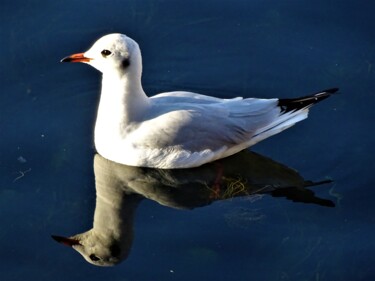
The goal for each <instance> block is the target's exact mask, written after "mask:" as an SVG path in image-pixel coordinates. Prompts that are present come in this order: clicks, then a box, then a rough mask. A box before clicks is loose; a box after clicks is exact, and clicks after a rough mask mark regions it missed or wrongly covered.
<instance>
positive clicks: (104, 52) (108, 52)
mask: <svg viewBox="0 0 375 281" xmlns="http://www.w3.org/2000/svg"><path fill="white" fill-rule="evenodd" d="M101 54H102V56H103V57H108V56H109V55H110V54H112V52H111V51H109V50H103V51H102V52H101Z"/></svg>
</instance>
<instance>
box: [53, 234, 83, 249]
mask: <svg viewBox="0 0 375 281" xmlns="http://www.w3.org/2000/svg"><path fill="white" fill-rule="evenodd" d="M51 237H52V238H53V239H54V240H55V241H57V242H59V243H61V244H64V245H66V246H69V247H72V246H74V245H81V243H79V240H77V239H72V238H67V237H63V236H57V235H51Z"/></svg>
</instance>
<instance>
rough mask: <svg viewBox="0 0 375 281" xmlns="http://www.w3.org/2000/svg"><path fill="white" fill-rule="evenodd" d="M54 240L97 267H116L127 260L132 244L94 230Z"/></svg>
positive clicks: (54, 237)
mask: <svg viewBox="0 0 375 281" xmlns="http://www.w3.org/2000/svg"><path fill="white" fill-rule="evenodd" d="M52 238H53V239H54V240H55V241H57V242H59V243H61V244H63V245H66V246H69V247H70V248H72V249H74V250H76V251H77V252H78V253H80V254H81V255H82V257H83V258H84V259H85V260H86V261H87V262H89V263H91V264H93V265H96V266H114V265H116V264H118V263H120V262H121V261H122V260H124V259H126V258H127V256H128V254H129V251H130V245H131V242H130V243H125V245H122V244H121V243H120V242H119V241H117V240H115V239H111V238H109V237H106V236H103V235H101V234H100V233H96V232H95V231H94V230H93V229H91V230H89V231H87V232H84V233H80V234H77V235H74V236H71V237H64V236H57V235H52Z"/></svg>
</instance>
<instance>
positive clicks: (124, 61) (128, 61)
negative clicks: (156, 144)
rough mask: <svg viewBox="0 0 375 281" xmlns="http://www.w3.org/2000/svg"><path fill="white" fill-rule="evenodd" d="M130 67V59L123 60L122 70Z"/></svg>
mask: <svg viewBox="0 0 375 281" xmlns="http://www.w3.org/2000/svg"><path fill="white" fill-rule="evenodd" d="M129 65H130V59H129V58H125V59H123V60H122V62H121V66H122V68H127V67H128V66H129Z"/></svg>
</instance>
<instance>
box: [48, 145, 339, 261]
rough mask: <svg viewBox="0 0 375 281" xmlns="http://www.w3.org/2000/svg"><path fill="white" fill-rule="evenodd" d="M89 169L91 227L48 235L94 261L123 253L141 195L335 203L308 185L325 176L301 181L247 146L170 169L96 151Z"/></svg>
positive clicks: (172, 200)
mask: <svg viewBox="0 0 375 281" xmlns="http://www.w3.org/2000/svg"><path fill="white" fill-rule="evenodd" d="M94 172H95V185H96V207H95V214H94V222H93V228H92V229H90V230H88V231H86V232H83V233H80V234H76V235H73V236H71V237H62V236H52V237H53V238H54V239H55V240H56V241H57V242H60V243H62V244H65V245H68V246H70V247H71V248H73V249H75V250H76V251H78V252H79V253H80V254H81V255H82V256H83V257H84V258H85V260H86V261H88V262H89V263H92V264H94V265H98V266H113V265H116V264H118V263H119V262H121V261H123V260H124V259H126V258H127V256H128V255H129V252H130V248H131V245H132V241H133V218H134V215H135V211H136V208H137V206H138V204H139V203H140V202H141V200H142V199H145V198H147V199H151V200H154V201H157V202H158V203H160V204H162V205H165V206H168V207H172V208H180V209H193V208H196V207H202V206H206V205H209V204H211V203H212V202H214V201H217V200H225V199H228V198H233V197H241V196H256V195H259V194H269V195H271V196H274V197H284V198H287V199H290V200H292V201H294V202H303V203H312V204H317V205H321V206H327V207H333V206H334V204H333V202H332V201H330V200H326V199H321V198H318V197H316V196H315V195H314V192H313V191H311V190H310V189H307V188H308V187H312V186H314V185H317V184H322V183H326V182H329V181H323V182H318V183H313V182H311V181H305V180H304V179H303V178H302V177H301V176H300V175H299V174H298V173H297V172H296V171H295V170H293V169H290V168H288V167H286V166H284V165H282V164H279V163H277V162H275V161H273V160H271V159H269V158H266V157H263V156H261V155H259V154H256V153H253V152H250V151H242V152H240V153H238V154H236V155H234V156H232V157H228V158H226V159H221V160H219V161H216V162H213V163H210V164H206V165H204V166H201V167H198V168H192V169H175V170H160V169H151V168H138V167H131V166H125V165H121V164H117V163H115V162H112V161H109V160H107V159H105V158H103V157H101V156H100V155H96V156H95V158H94Z"/></svg>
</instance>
